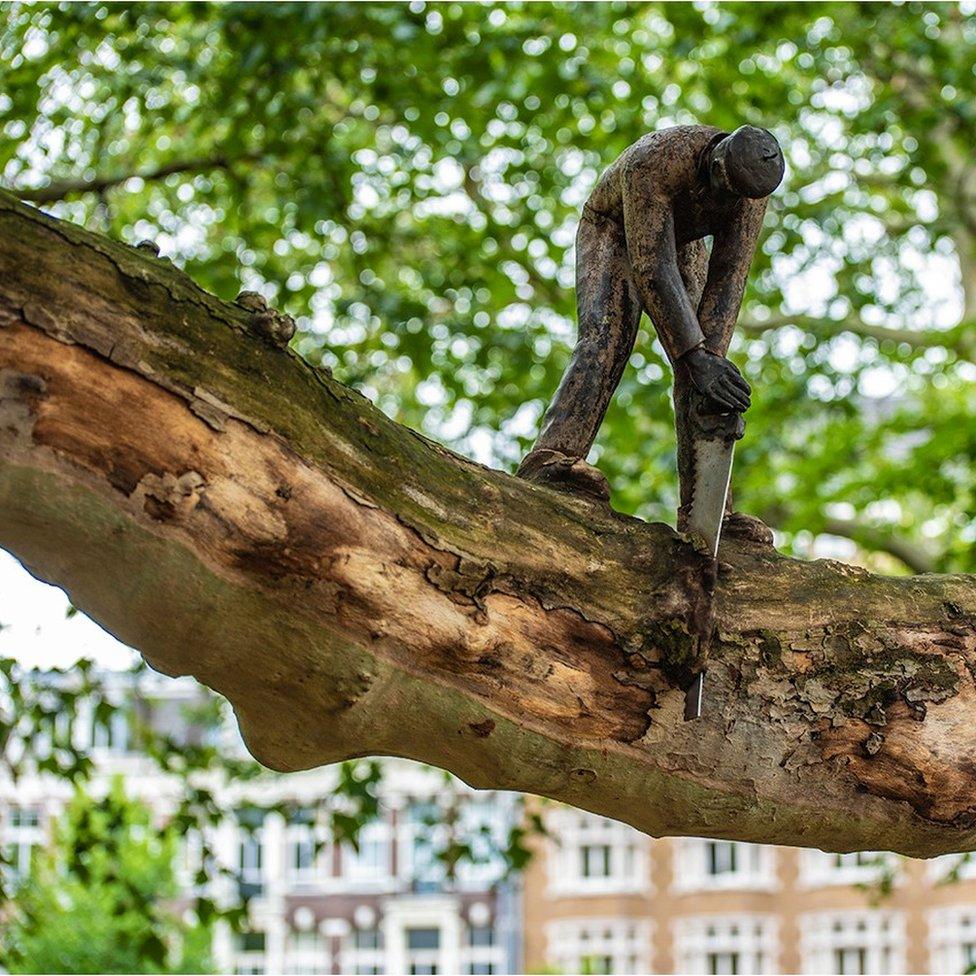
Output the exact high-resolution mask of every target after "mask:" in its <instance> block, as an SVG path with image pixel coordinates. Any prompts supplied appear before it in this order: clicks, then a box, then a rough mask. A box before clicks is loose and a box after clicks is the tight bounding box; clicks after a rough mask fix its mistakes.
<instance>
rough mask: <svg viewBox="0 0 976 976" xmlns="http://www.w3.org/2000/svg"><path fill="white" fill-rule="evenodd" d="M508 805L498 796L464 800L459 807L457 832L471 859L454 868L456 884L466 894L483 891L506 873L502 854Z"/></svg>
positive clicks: (508, 814) (508, 826)
mask: <svg viewBox="0 0 976 976" xmlns="http://www.w3.org/2000/svg"><path fill="white" fill-rule="evenodd" d="M510 827H511V805H510V803H509V802H508V801H507V800H506V799H505V798H504V797H503V796H501V795H499V794H495V793H490V794H488V795H487V796H485V797H481V796H479V797H477V798H471V799H468V798H465V801H464V803H463V804H462V805H461V812H460V821H459V827H458V830H459V833H460V834H461V835H462V836H463V838H464V840H465V842H466V843H468V844H470V846H471V857H470V858H464V859H462V860H461V862H460V863H459V864H458V866H457V879H458V885H459V886H460V887H461V888H462V889H464V890H467V891H484V890H486V889H487V888H490V887H491V886H492V885H493V884H495V883H496V882H498V881H500V880H501V879H502V877H503V876H504V874H505V860H504V858H503V857H502V856H501V853H500V852H501V851H502V850H504V849H505V846H506V844H507V841H508V831H509V828H510Z"/></svg>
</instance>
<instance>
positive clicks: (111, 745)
mask: <svg viewBox="0 0 976 976" xmlns="http://www.w3.org/2000/svg"><path fill="white" fill-rule="evenodd" d="M92 748H93V749H104V750H105V751H106V752H111V753H116V754H119V755H124V754H125V753H127V752H128V751H129V716H128V715H127V714H126V713H125V712H124V711H123V710H122V708H121V707H119V708H116V709H115V710H114V711H113V712H112V714H111V715H110V716H109V717H108V721H107V722H102V721H97V720H96V721H95V722H94V723H93V725H92Z"/></svg>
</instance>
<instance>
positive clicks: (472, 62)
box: [0, 2, 976, 572]
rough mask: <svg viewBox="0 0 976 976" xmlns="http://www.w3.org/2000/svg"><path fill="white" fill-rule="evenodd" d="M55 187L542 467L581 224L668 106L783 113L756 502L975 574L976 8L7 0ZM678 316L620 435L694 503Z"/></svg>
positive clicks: (33, 182) (445, 421)
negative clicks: (675, 412)
mask: <svg viewBox="0 0 976 976" xmlns="http://www.w3.org/2000/svg"><path fill="white" fill-rule="evenodd" d="M4 13H5V24H4V26H3V28H2V32H0V56H2V57H0V63H2V64H3V65H4V66H5V67H4V68H2V69H0V74H2V78H3V85H2V86H0V87H2V91H3V93H4V94H3V95H0V165H2V175H3V180H4V183H5V184H6V185H7V186H8V187H12V188H14V189H15V190H16V191H17V192H18V193H19V194H20V195H21V196H22V197H24V198H26V199H33V200H34V201H36V202H37V203H39V204H40V205H42V206H44V207H45V208H50V209H52V211H53V212H55V213H56V214H58V215H60V216H65V217H67V218H69V219H72V220H75V221H79V222H83V223H85V224H87V225H88V226H89V227H90V228H92V229H96V230H101V231H104V232H107V233H108V234H110V235H112V236H116V237H119V238H121V239H123V240H126V241H129V242H132V243H134V242H136V241H137V240H139V239H142V238H150V239H153V240H155V241H156V242H157V243H158V244H159V245H160V246H161V249H162V252H163V254H164V255H166V256H168V257H170V258H171V259H172V260H173V261H174V262H175V263H177V264H179V265H181V266H183V267H185V268H186V269H187V270H188V272H189V273H190V274H191V275H192V277H193V278H194V279H195V280H197V281H198V282H200V283H201V284H202V285H203V286H204V287H205V288H208V289H210V290H213V291H215V292H216V293H217V294H219V295H221V296H222V297H225V298H230V297H233V295H234V294H236V292H237V291H238V290H240V288H241V287H242V286H243V287H246V288H251V289H257V290H260V291H261V292H262V293H264V294H265V295H266V296H267V297H269V298H270V299H273V301H274V302H275V303H276V304H277V305H278V306H279V307H281V308H282V309H283V310H285V311H288V312H290V313H292V314H293V315H295V316H296V318H297V320H298V323H299V327H300V330H301V331H300V334H299V336H298V338H296V340H295V345H296V347H297V349H298V350H299V351H300V352H301V353H302V354H303V355H304V356H306V357H307V358H308V359H310V360H311V361H312V362H314V363H318V362H321V363H322V364H324V365H327V366H329V367H331V368H332V369H333V370H334V372H335V374H336V376H337V378H339V379H341V380H342V381H343V382H345V383H348V384H351V385H353V386H355V387H358V388H359V389H361V390H362V391H363V392H365V393H366V394H367V395H368V396H369V397H370V398H372V399H374V400H375V401H376V402H377V403H378V404H379V405H380V406H381V408H382V409H383V410H384V411H386V412H387V413H388V414H389V415H390V416H392V417H394V418H395V419H397V420H400V421H402V422H405V423H407V424H409V425H411V426H414V427H416V428H418V429H420V430H423V431H425V432H427V433H429V434H431V435H433V436H435V437H436V438H438V439H440V440H442V441H445V442H447V443H449V444H450V445H451V446H453V447H455V448H458V449H460V450H461V451H463V452H466V453H468V454H471V455H473V456H475V457H476V458H478V459H480V460H484V461H489V462H491V463H493V464H497V465H501V466H507V467H509V468H511V467H512V466H513V465H514V464H515V462H516V461H517V459H518V457H519V455H520V454H521V452H522V451H524V450H525V448H526V447H527V446H528V444H529V443H530V441H531V439H532V437H533V436H534V433H535V429H536V427H537V424H538V420H539V418H540V416H541V413H542V410H543V409H544V406H545V404H546V402H547V399H548V398H549V396H551V394H552V392H553V390H554V389H555V386H556V384H557V382H558V378H559V376H560V373H561V371H562V369H563V367H564V365H565V362H566V360H567V356H568V353H569V350H570V349H571V346H572V339H573V334H574V322H573V316H574V310H573V289H572V284H573V260H572V241H573V231H574V227H575V221H576V218H577V215H578V211H579V207H580V205H581V204H582V202H583V200H584V199H585V197H586V194H587V192H588V190H589V188H590V187H591V186H592V185H593V183H594V181H595V180H596V179H597V177H598V175H599V173H600V171H601V169H602V168H603V167H605V166H606V165H608V164H609V163H610V162H612V160H613V159H614V158H615V157H616V155H617V154H618V153H619V152H620V151H621V150H623V149H624V148H625V147H626V146H627V145H628V144H630V143H631V142H633V141H634V140H635V139H636V138H638V137H639V136H640V135H642V134H643V133H644V132H646V131H649V130H652V129H655V128H658V127H662V126H667V125H672V124H675V123H682V122H689V121H699V122H707V123H710V124H714V125H718V126H722V127H725V128H732V127H734V126H736V125H738V124H741V123H744V122H750V123H753V124H758V125H763V126H766V127H768V128H770V129H771V130H772V131H773V132H774V133H775V134H776V135H777V137H778V138H779V140H780V142H781V144H782V145H783V147H784V151H785V153H786V156H787V160H788V173H787V178H786V181H785V184H784V186H783V187H782V188H781V189H780V190H779V191H778V192H777V194H776V195H775V197H774V200H773V203H772V206H771V208H770V212H769V215H768V217H767V230H766V236H765V240H764V243H763V246H762V249H761V253H759V254H758V255H757V257H756V261H755V264H754V267H753V273H752V275H751V281H750V287H749V291H748V293H747V296H746V300H745V303H744V306H743V313H742V316H741V320H740V330H739V337H738V339H737V341H736V343H735V345H734V346H733V353H732V354H733V358H734V359H735V360H736V361H737V362H738V363H739V364H740V365H741V366H742V368H743V371H744V373H745V375H746V376H747V378H748V379H749V381H750V382H751V383H752V385H753V386H754V388H755V390H756V396H755V398H754V406H753V408H752V410H751V411H750V413H749V415H748V432H747V435H746V439H745V440H744V441H743V442H742V445H741V448H740V450H739V452H738V458H737V473H736V475H735V480H734V484H735V489H736V492H737V504H738V506H739V507H741V508H743V509H745V510H747V511H750V512H753V513H755V514H758V515H761V516H763V517H764V518H766V519H767V520H769V521H770V522H771V523H772V524H773V525H775V526H776V527H778V528H779V529H781V530H782V532H783V536H782V538H783V540H784V542H785V543H787V544H789V545H792V546H793V547H794V549H795V550H796V551H798V552H800V553H804V552H806V551H808V546H809V541H810V538H811V534H815V533H822V532H829V533H833V534H835V535H841V536H847V537H849V538H851V539H854V540H855V541H856V542H857V543H858V544H859V545H860V547H861V550H862V556H863V558H864V559H865V560H866V561H867V562H868V564H869V565H872V566H873V567H875V568H880V569H883V570H887V571H895V572H900V571H904V570H905V569H906V568H910V569H914V570H916V571H919V570H921V571H924V570H933V569H934V570H972V569H973V568H974V565H976V556H974V542H976V522H974V521H973V516H972V513H973V511H974V510H976V505H974V497H973V487H972V486H973V484H974V483H976V480H974V458H976V429H974V425H973V424H972V423H971V421H970V418H971V417H972V416H973V413H974V411H976V392H974V390H976V387H974V385H973V379H974V378H976V366H974V362H973V361H974V359H976V339H974V338H973V332H972V320H973V317H974V316H976V237H974V235H976V182H974V179H976V164H974V161H973V160H972V157H971V153H970V151H969V147H970V146H971V145H973V143H974V135H976V131H974V130H976V108H974V105H973V102H972V98H971V94H970V93H971V90H972V84H973V74H974V64H976V58H974V53H976V23H974V21H973V18H972V16H971V10H970V8H969V6H967V5H966V4H963V5H956V4H925V5H921V4H896V5H873V4H857V3H840V4H831V3H828V4H822V3H809V4H806V3H804V4H776V5H765V4H730V5H721V6H720V5H716V4H702V3H695V4H661V5H659V4H636V5H635V4H625V3H616V2H615V3H605V4H580V5H573V4H565V5H564V4H558V5H548V4H547V5H541V4H525V5H522V4H505V5H489V6H483V5H466V4H424V3H412V4H410V5H409V6H406V5H394V4H368V3H367V4H341V3H340V4H329V5H318V4H307V5H306V4H288V3H281V4H253V5H251V4H233V3H231V4H224V5H195V4H165V5H164V4H152V3H150V4H142V5H133V6H114V5H107V4H84V5H67V4H66V5H63V6H37V5H27V4H8V5H6V6H5V10H4ZM669 384H670V373H669V370H668V368H667V364H666V362H665V360H664V358H663V355H662V352H661V349H660V346H659V345H658V344H657V343H656V342H655V341H653V331H652V330H651V328H650V325H649V324H648V323H647V321H646V320H645V322H644V328H643V330H642V333H641V336H640V338H639V340H638V343H637V347H636V349H635V352H634V355H633V358H632V362H631V368H630V369H628V371H627V372H626V373H625V376H624V379H623V382H622V384H621V387H620V390H619V392H618V395H617V397H616V398H615V400H614V403H613V405H612V407H611V410H610V412H609V414H608V417H607V421H606V423H605V425H604V429H603V432H602V435H601V437H600V439H599V441H598V443H597V447H596V449H595V450H596V452H597V454H598V463H599V464H600V466H601V467H602V468H603V469H604V470H605V471H606V472H607V474H608V475H609V476H610V478H611V482H612V484H613V486H614V489H615V495H614V504H615V506H616V507H617V508H619V509H621V510H623V511H626V512H634V513H638V514H640V515H642V516H645V517H649V518H654V519H671V518H672V512H673V509H674V507H675V504H676V493H677V484H676V478H675V475H674V441H673V433H672V431H671V408H670V403H669V398H668V391H669Z"/></svg>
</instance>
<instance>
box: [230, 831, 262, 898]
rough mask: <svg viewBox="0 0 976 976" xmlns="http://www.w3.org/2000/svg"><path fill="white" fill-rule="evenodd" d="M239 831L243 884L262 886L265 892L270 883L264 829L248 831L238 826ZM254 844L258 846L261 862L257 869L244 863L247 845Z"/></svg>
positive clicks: (239, 862) (238, 865)
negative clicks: (268, 882)
mask: <svg viewBox="0 0 976 976" xmlns="http://www.w3.org/2000/svg"><path fill="white" fill-rule="evenodd" d="M237 830H238V837H237V869H238V872H239V874H240V880H241V884H246V885H256V886H260V887H261V888H262V890H263V889H264V888H265V887H266V885H267V881H268V878H267V871H268V849H267V846H266V845H265V842H264V827H263V826H261V827H255V828H254V829H253V830H248V829H247V828H246V827H244V826H240V825H238V828H237ZM252 843H253V844H255V845H257V850H258V862H259V863H258V865H257V867H254V866H253V865H250V866H245V863H244V851H245V850H246V849H247V845H250V844H252Z"/></svg>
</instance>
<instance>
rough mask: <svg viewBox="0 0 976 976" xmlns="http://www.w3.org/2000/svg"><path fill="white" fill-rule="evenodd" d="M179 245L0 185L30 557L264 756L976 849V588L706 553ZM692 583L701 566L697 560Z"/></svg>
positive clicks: (1, 378) (671, 824) (672, 817)
mask: <svg viewBox="0 0 976 976" xmlns="http://www.w3.org/2000/svg"><path fill="white" fill-rule="evenodd" d="M248 314H249V313H248V311H247V310H246V309H242V308H240V307H237V306H234V305H230V304H226V303H223V302H220V301H219V300H217V299H216V298H214V297H213V296H210V295H207V294H205V293H204V292H202V291H201V290H200V289H198V288H197V287H196V286H195V285H194V284H193V283H192V281H190V280H189V279H188V278H187V277H186V276H185V275H183V274H182V272H180V271H178V270H177V269H175V268H173V267H172V266H170V265H168V264H167V263H166V262H160V261H158V260H157V259H155V258H154V257H153V256H152V255H150V254H146V253H143V252H141V251H138V250H136V249H133V248H128V247H126V246H124V245H121V244H118V243H115V242H111V241H106V240H104V239H103V238H99V237H96V236H94V235H91V234H88V233H86V232H85V231H83V230H81V229H79V228H73V227H70V226H68V225H65V224H62V223H60V222H58V221H55V220H53V219H51V218H50V217H47V216H44V215H42V214H39V213H38V212H37V211H34V210H32V209H31V208H29V207H26V206H23V205H22V204H19V203H17V202H16V201H14V200H12V199H11V198H9V197H7V196H3V195H0V545H2V546H4V547H5V548H8V549H9V550H10V551H12V552H14V553H15V554H16V555H18V556H19V557H20V558H21V559H23V560H24V562H25V564H27V565H28V566H29V567H30V568H31V570H32V571H33V572H35V573H36V574H37V575H39V576H41V577H42V578H45V579H48V580H50V581H52V582H55V583H58V584H59V585H62V586H64V587H65V588H66V589H67V590H68V591H69V593H70V594H71V596H72V599H73V601H74V602H75V603H76V605H78V606H79V607H81V608H82V609H84V610H86V611H87V612H89V613H91V615H92V616H93V617H95V619H97V620H98V621H99V622H101V623H102V624H103V625H105V626H107V627H108V628H109V629H110V630H112V631H113V632H114V633H116V634H118V635H119V636H120V637H121V638H122V639H123V640H125V641H127V642H128V643H131V644H132V645H133V646H135V647H137V648H139V649H140V650H141V651H143V653H144V654H145V655H146V656H147V659H148V660H149V661H150V662H151V663H152V664H153V665H154V666H156V667H159V668H160V669H162V670H165V671H167V672H168V673H174V674H175V673H190V674H194V675H196V676H197V677H198V678H199V679H200V680H202V681H204V682H206V683H207V684H209V685H210V686H212V687H214V688H216V689H217V690H218V691H220V692H222V693H223V694H225V695H227V697H228V698H229V699H230V700H231V702H232V703H233V704H234V707H235V710H236V713H237V715H238V717H239V720H240V722H241V727H242V730H243V732H244V734H245V738H246V740H247V742H248V745H249V747H250V748H251V749H252V750H253V752H254V754H255V755H256V756H257V757H258V758H259V759H261V760H262V761H263V762H265V763H267V764H268V765H271V766H274V767H276V768H281V769H296V768H302V767H307V766H311V765H315V764H318V763H322V762H331V761H335V760H337V759H341V758H346V757H349V756H355V755H362V754H365V753H375V754H396V755H403V756H407V757H410V758H415V759H422V760H425V761H428V762H432V763H435V764H438V765H441V766H443V767H445V768H448V769H451V770H452V771H454V772H456V773H457V774H458V775H460V776H462V777H464V778H465V779H467V780H468V781H469V782H471V783H473V784H475V785H478V786H492V787H495V788H500V787H505V788H512V789H519V790H524V791H527V792H532V793H539V794H545V795H548V796H553V797H557V798H559V799H562V800H565V801H567V802H569V803H573V804H575V805H578V806H581V807H584V808H586V809H590V810H594V811H597V812H600V813H603V814H606V815H608V816H612V817H616V818H618V819H621V820H625V821H627V822H629V823H632V824H634V825H636V826H637V827H639V828H640V829H642V830H645V831H647V832H649V833H652V834H699V835H702V834H704V835H709V836H717V837H730V838H740V839H744V840H752V841H764V842H769V843H786V844H798V845H814V846H818V847H823V848H826V849H835V850H846V849H856V848H862V849H864V848H867V849H894V850H901V851H905V852H906V853H912V854H919V855H928V854H935V853H941V852H944V851H949V850H963V849H973V848H976V815H974V809H976V805H974V804H973V801H972V799H971V797H972V795H973V789H974V786H976V780H974V776H976V768H974V767H973V764H972V763H971V760H970V758H969V755H970V753H971V752H972V751H973V748H974V747H976V731H974V730H973V728H972V722H971V720H970V717H971V715H972V712H973V707H974V704H976V686H974V671H976V584H974V581H973V580H972V579H971V578H968V577H961V576H960V577H934V576H933V577H919V578H911V579H886V578H882V577H878V576H873V575H871V574H869V573H866V572H864V571H863V570H859V569H857V568H855V567H850V566H846V565H844V564H841V563H835V562H831V561H817V562H811V563H801V562H798V561H795V560H791V559H787V558H786V557H784V556H782V555H780V554H778V553H776V552H775V551H774V550H772V549H771V548H769V547H766V546H761V545H748V544H743V543H736V542H734V541H731V540H730V541H729V542H728V543H727V544H725V545H724V546H723V549H722V554H721V571H720V573H719V575H718V578H717V581H716V589H715V606H714V611H715V618H714V622H715V627H716V631H715V634H716V636H715V640H714V642H713V645H712V648H711V655H710V660H709V672H708V684H707V687H708V692H707V699H706V710H705V714H704V716H703V718H702V720H701V721H699V722H696V723H685V722H683V721H682V719H681V713H682V697H683V696H682V694H681V692H680V690H678V689H676V688H675V687H674V684H673V682H672V681H671V680H669V677H668V674H666V673H665V672H666V670H668V669H666V668H665V664H666V663H667V661H666V658H667V659H669V660H670V661H671V663H672V664H673V663H674V662H675V661H684V662H685V664H686V665H688V666H690V665H691V664H693V663H694V648H693V646H692V644H691V641H692V637H691V634H692V633H694V632H695V628H694V627H693V626H689V619H691V618H692V617H693V615H694V607H693V605H692V604H693V602H694V601H693V599H692V597H690V596H689V585H690V584H689V578H690V577H689V575H688V574H687V573H686V572H684V571H683V570H682V567H687V566H688V565H689V558H690V557H689V548H688V546H687V544H686V542H685V541H684V540H683V539H682V538H681V537H679V536H678V535H676V534H675V533H674V532H673V531H672V530H671V529H669V528H668V527H666V526H663V525H652V524H646V523H643V522H641V521H639V520H637V519H632V518H626V517H623V516H620V515H617V514H616V513H613V512H612V511H610V510H608V509H607V508H605V507H603V506H601V505H599V504H597V503H591V502H587V501H585V500H577V499H572V498H570V497H566V496H563V495H560V494H558V493H555V492H552V491H550V490H547V489H545V488H541V487H538V486H534V485H529V484H525V483H523V482H520V481H517V480H516V479H513V478H511V477H509V476H508V475H506V474H504V473H502V472H498V471H492V470H489V469H487V468H484V467H482V466H480V465H477V464H474V463H473V462H471V461H468V460H466V459H464V458H461V457H458V456H457V455H455V454H453V453H451V452H450V451H448V450H446V449H445V448H443V447H441V446H439V445H436V444H434V443H432V442H431V441H430V440H428V439H427V438H424V437H422V436H421V435H419V434H416V433H415V432H413V431H409V430H407V429H405V428H403V427H401V426H399V425H397V424H395V423H393V422H392V421H391V420H389V418H387V417H385V416H384V415H383V414H382V413H381V412H380V411H378V410H377V409H376V408H375V407H374V406H373V405H372V404H370V403H369V402H368V401H366V400H365V399H364V398H363V397H361V396H360V395H359V394H357V393H355V392H353V391H351V390H348V389H346V388H344V387H343V386H342V385H341V384H339V383H338V382H336V381H335V380H334V379H333V378H331V377H330V376H328V375H325V374H324V373H323V372H322V371H318V370H314V369H312V368H310V367H309V366H307V365H306V364H304V363H303V362H302V361H301V360H300V359H299V358H298V357H297V356H295V355H294V354H293V353H291V352H287V351H283V350H281V349H279V348H276V347H275V346H274V345H273V344H272V343H269V342H266V341H264V340H263V339H261V338H259V337H256V336H255V335H254V334H252V333H251V332H249V330H248V321H249V320H248ZM692 575H693V574H692Z"/></svg>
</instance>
